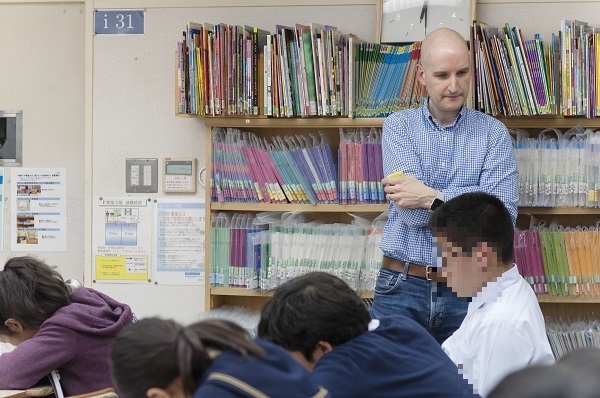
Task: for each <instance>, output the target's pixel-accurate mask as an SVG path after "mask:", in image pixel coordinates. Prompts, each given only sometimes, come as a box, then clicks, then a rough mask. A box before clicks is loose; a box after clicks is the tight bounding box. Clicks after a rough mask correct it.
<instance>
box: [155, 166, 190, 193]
mask: <svg viewBox="0 0 600 398" xmlns="http://www.w3.org/2000/svg"><path fill="white" fill-rule="evenodd" d="M163 192H196V159H195V158H165V160H164V167H163Z"/></svg>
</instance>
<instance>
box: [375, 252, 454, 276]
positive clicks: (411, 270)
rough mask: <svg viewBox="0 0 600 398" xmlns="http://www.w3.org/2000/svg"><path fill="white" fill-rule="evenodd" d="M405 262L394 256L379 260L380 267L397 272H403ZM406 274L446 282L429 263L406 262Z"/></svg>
mask: <svg viewBox="0 0 600 398" xmlns="http://www.w3.org/2000/svg"><path fill="white" fill-rule="evenodd" d="M405 265H406V263H405V262H403V261H400V260H396V259H394V258H389V257H385V256H384V257H383V261H382V262H381V267H382V268H385V269H388V270H390V271H395V272H399V273H401V274H404V266H405ZM407 274H408V275H410V276H414V277H417V278H421V279H426V280H428V281H432V282H446V280H445V279H444V277H442V274H441V273H440V272H436V270H435V268H433V267H432V266H431V265H427V266H424V265H418V264H413V263H408V272H407Z"/></svg>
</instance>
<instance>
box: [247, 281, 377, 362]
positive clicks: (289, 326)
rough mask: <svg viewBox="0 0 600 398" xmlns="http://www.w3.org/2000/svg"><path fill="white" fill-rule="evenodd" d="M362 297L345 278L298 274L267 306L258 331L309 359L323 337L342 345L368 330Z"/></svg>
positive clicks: (283, 286)
mask: <svg viewBox="0 0 600 398" xmlns="http://www.w3.org/2000/svg"><path fill="white" fill-rule="evenodd" d="M370 319H371V318H370V316H369V312H368V311H367V309H366V307H365V305H364V304H363V302H362V300H361V299H360V297H358V295H357V294H356V292H355V291H354V290H352V289H351V288H350V287H349V286H348V285H347V284H346V283H345V282H344V281H343V280H341V279H340V278H338V277H336V276H333V275H331V274H327V273H324V272H311V273H308V274H306V275H303V276H299V277H296V278H294V279H292V280H290V281H288V282H286V283H284V284H283V285H281V286H279V287H278V288H277V290H275V294H274V295H273V297H272V298H271V299H270V300H269V301H268V302H267V303H265V305H264V306H263V309H262V312H261V315H260V322H259V324H258V335H259V337H261V338H264V339H266V340H270V341H272V342H273V343H275V344H278V345H280V346H281V347H283V348H285V349H286V350H288V351H299V352H301V353H302V355H303V356H304V357H305V358H306V359H307V360H309V361H312V353H313V351H314V349H315V348H316V347H317V343H318V342H319V341H325V342H328V343H329V344H331V345H332V346H334V347H335V346H338V345H340V344H344V343H345V342H347V341H349V340H351V339H353V338H355V337H357V336H360V335H361V334H362V333H364V332H366V331H367V329H368V326H369V321H370Z"/></svg>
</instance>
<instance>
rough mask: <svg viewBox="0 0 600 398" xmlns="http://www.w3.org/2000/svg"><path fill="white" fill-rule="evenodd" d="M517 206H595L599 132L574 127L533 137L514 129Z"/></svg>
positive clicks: (599, 196)
mask: <svg viewBox="0 0 600 398" xmlns="http://www.w3.org/2000/svg"><path fill="white" fill-rule="evenodd" d="M516 135H517V138H516V141H515V143H514V148H515V155H516V157H517V165H518V168H519V202H518V205H519V206H544V207H598V206H599V205H600V134H599V133H595V132H593V131H591V130H584V129H583V128H581V127H575V128H573V129H571V130H569V131H567V132H566V133H565V134H563V133H562V132H561V131H560V130H557V129H547V130H544V131H543V132H542V133H541V134H540V135H539V136H538V137H537V138H535V139H534V138H529V137H527V133H526V132H523V131H518V132H517V133H516Z"/></svg>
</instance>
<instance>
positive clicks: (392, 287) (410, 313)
mask: <svg viewBox="0 0 600 398" xmlns="http://www.w3.org/2000/svg"><path fill="white" fill-rule="evenodd" d="M468 306H469V302H468V300H467V299H464V298H460V297H457V296H456V295H455V294H454V293H453V292H452V290H450V288H449V287H448V286H447V285H446V284H445V283H436V282H430V281H427V280H425V279H421V278H417V277H414V276H410V275H409V276H408V278H407V279H406V280H403V278H402V274H401V273H400V272H395V271H390V270H388V269H386V268H381V269H380V270H379V274H378V276H377V283H376V284H375V299H374V300H373V309H372V310H371V315H372V316H373V318H381V317H385V316H390V315H404V316H407V317H409V318H412V319H414V320H415V321H417V322H418V323H420V324H421V325H423V327H424V328H425V329H427V330H428V331H429V333H431V335H432V336H433V337H434V338H435V339H436V340H437V341H438V343H440V344H442V343H443V342H444V340H446V339H447V338H448V337H450V335H452V333H454V331H455V330H456V329H458V327H459V326H460V324H461V323H462V321H463V319H464V318H465V315H466V314H467V307H468Z"/></svg>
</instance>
